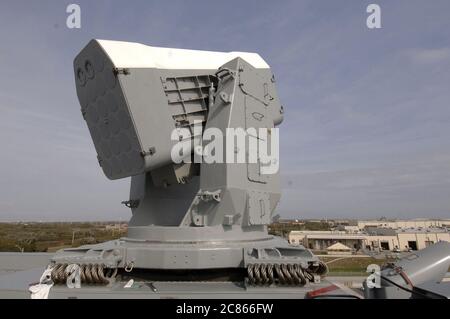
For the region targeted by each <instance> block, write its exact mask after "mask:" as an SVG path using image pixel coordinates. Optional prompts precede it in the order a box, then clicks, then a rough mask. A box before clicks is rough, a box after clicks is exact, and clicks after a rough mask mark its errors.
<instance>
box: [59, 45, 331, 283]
mask: <svg viewBox="0 0 450 319" xmlns="http://www.w3.org/2000/svg"><path fill="white" fill-rule="evenodd" d="M74 73H75V80H76V90H77V95H78V98H79V102H80V105H81V112H82V115H83V117H84V119H85V121H86V123H87V126H88V128H89V131H90V134H91V137H92V140H93V142H94V146H95V149H96V151H97V154H98V161H99V164H100V166H101V168H102V169H103V172H104V173H105V175H106V176H107V177H108V178H109V179H112V180H114V179H120V178H126V177H131V191H130V198H129V199H128V200H126V201H124V202H123V203H124V204H125V205H126V206H127V207H129V208H130V209H131V211H132V218H131V220H130V222H129V228H128V235H127V237H125V238H121V239H119V240H116V241H111V242H106V243H102V244H98V245H88V246H82V247H79V248H73V249H64V250H62V251H59V252H58V253H57V254H56V255H55V256H53V257H52V265H53V267H54V268H53V273H52V276H53V279H54V282H56V283H65V282H66V280H67V276H68V272H67V271H66V270H67V267H68V265H71V264H76V265H79V266H80V267H81V283H82V284H84V283H88V284H98V285H109V284H111V283H112V282H114V281H115V280H118V279H120V280H121V278H127V279H129V278H143V279H151V280H155V281H164V280H177V281H180V282H182V281H192V280H194V281H203V280H219V279H220V280H225V281H238V282H242V284H243V285H246V286H252V287H260V288H261V287H269V286H272V287H277V286H282V287H284V288H286V287H303V286H304V285H306V284H307V283H309V282H319V281H320V277H321V276H323V275H325V273H326V272H327V267H326V266H325V265H324V264H323V263H322V262H320V261H319V259H318V258H317V257H315V256H314V255H313V254H312V253H311V252H310V251H309V250H308V249H305V248H304V247H302V246H295V247H294V246H291V245H290V244H288V243H287V242H286V241H285V240H284V239H282V238H280V237H276V236H272V235H269V234H268V231H267V226H268V224H270V223H271V222H272V221H273V218H274V216H273V214H274V210H275V208H276V206H277V204H278V202H279V200H280V196H281V192H280V181H279V173H278V169H276V170H273V172H270V173H264V168H265V166H266V167H267V165H271V164H273V165H276V166H277V165H278V158H277V157H273V158H271V159H270V161H272V162H270V161H269V163H267V161H265V162H264V161H263V159H262V158H260V155H259V153H258V151H256V152H255V154H256V155H255V154H253V153H252V152H253V151H254V150H255V149H256V150H257V148H251V146H247V145H252V140H253V142H255V143H254V144H253V145H260V144H258V142H259V141H258V140H259V139H261V137H260V136H259V135H256V136H254V135H252V134H251V132H253V131H251V130H254V131H256V132H259V130H260V129H266V130H268V132H269V133H268V134H269V135H270V134H271V132H272V130H274V128H275V127H276V126H277V125H279V124H281V122H282V121H283V112H284V111H283V107H282V106H281V104H280V101H279V99H278V95H277V92H276V87H275V77H274V75H273V74H272V72H271V70H270V67H269V66H268V65H267V63H266V62H265V61H264V60H263V59H262V58H261V57H260V56H259V55H257V54H253V53H239V52H231V53H220V52H206V51H194V50H180V49H167V48H155V47H148V46H145V45H142V44H137V43H127V42H117V41H104V40H92V41H91V42H90V43H89V44H88V45H87V46H86V47H85V48H84V49H83V50H82V51H81V52H80V53H79V55H78V56H77V57H76V58H75V61H74ZM208 129H215V130H219V131H220V132H221V133H222V134H223V135H222V136H223V137H224V141H223V143H222V144H221V147H223V152H224V154H225V156H229V155H228V154H226V152H227V151H229V149H226V147H225V146H228V145H229V143H230V142H233V143H234V140H235V138H236V139H238V138H239V137H238V136H237V135H236V136H235V135H230V133H229V129H234V132H237V131H239V130H242V131H245V135H244V138H245V144H244V145H245V146H244V147H245V150H243V151H244V156H245V160H244V161H243V162H238V161H237V159H236V162H231V163H230V162H229V161H226V160H223V161H214V162H212V163H206V162H201V161H200V162H196V161H195V160H193V159H194V158H195V157H196V156H197V155H198V154H201V152H202V149H203V150H204V149H206V148H207V144H208V143H207V142H206V141H205V140H204V138H203V137H204V134H205V132H207V131H208ZM249 132H250V133H249ZM269 137H270V136H269ZM269 137H267V139H269ZM269 145H270V147H272V145H271V142H269ZM177 146H179V147H180V149H181V152H179V151H174V149H176V147H177ZM240 146H241V145H239V146H234V148H233V149H232V153H233V154H232V155H233V156H234V155H235V154H234V153H238V151H237V149H238V147H240ZM273 146H275V145H273ZM199 147H200V151H197V150H198V148H199ZM221 150H222V149H221ZM216 151H218V150H216ZM236 156H238V155H236ZM251 156H255V159H256V160H254V161H251V160H249V158H250V157H251Z"/></svg>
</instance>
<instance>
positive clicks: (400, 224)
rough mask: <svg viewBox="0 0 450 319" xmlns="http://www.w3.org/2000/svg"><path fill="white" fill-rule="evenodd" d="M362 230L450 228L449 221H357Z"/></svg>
mask: <svg viewBox="0 0 450 319" xmlns="http://www.w3.org/2000/svg"><path fill="white" fill-rule="evenodd" d="M357 226H358V228H359V229H360V230H363V229H364V228H366V227H382V228H392V229H408V228H436V227H450V220H449V219H411V220H387V219H380V220H361V221H357Z"/></svg>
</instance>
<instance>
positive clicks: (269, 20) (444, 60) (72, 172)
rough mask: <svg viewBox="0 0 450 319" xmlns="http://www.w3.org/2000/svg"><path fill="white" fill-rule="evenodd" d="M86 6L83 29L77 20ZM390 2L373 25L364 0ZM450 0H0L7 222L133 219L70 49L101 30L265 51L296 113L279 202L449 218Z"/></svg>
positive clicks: (148, 39)
mask: <svg viewBox="0 0 450 319" xmlns="http://www.w3.org/2000/svg"><path fill="white" fill-rule="evenodd" d="M69 3H77V4H79V5H80V6H81V10H82V12H81V18H82V28H81V29H80V30H70V29H68V28H66V25H65V21H66V18H67V14H66V12H65V11H66V7H67V5H68V4H69ZM369 3H377V4H379V5H380V6H381V9H382V16H381V17H382V29H378V30H369V29H368V28H367V27H366V24H365V21H366V18H367V15H368V14H367V13H366V7H367V5H368V4H369ZM449 12H450V2H449V1H446V0H434V1H432V2H431V1H424V0H423V1H417V0H416V1H414V0H408V1H406V0H395V1H393V0H391V1H380V0H378V1H377V0H372V1H363V0H353V1H345V2H344V1H332V0H329V1H324V0H322V1H318V0H316V1H270V2H269V1H267V2H263V1H194V0H188V1H128V2H125V1H98V0H97V1H5V0H1V1H0V69H1V71H2V77H0V114H1V116H0V147H1V151H0V156H1V158H0V220H13V219H37V220H39V219H42V220H46V219H47V220H48V219H66V220H75V219H76V220H80V219H81V220H86V219H119V218H121V219H123V220H127V219H129V217H130V212H129V211H128V210H127V209H126V208H124V207H122V206H121V205H120V202H121V201H122V200H124V199H127V198H128V190H129V180H121V181H114V182H111V181H109V180H107V179H106V177H104V176H103V174H102V172H101V170H100V169H99V167H98V163H97V160H96V154H95V150H94V147H93V145H92V142H91V138H90V136H89V133H88V130H87V128H86V126H85V123H84V121H83V120H82V118H81V114H80V111H79V109H80V106H79V104H78V100H77V97H76V93H75V85H74V78H73V74H72V61H73V58H74V57H75V56H76V54H77V53H78V52H79V51H80V50H81V48H82V47H83V46H84V45H85V44H86V43H87V42H88V41H89V40H90V39H92V38H102V39H111V40H124V41H135V42H141V43H145V44H148V45H153V46H166V47H177V48H190V49H204V50H217V51H250V52H258V53H259V54H260V55H261V56H263V58H264V59H266V61H267V62H268V63H269V64H270V65H271V67H272V69H273V72H274V73H275V75H276V77H277V80H278V81H277V83H278V91H279V95H280V98H281V100H282V103H283V105H284V107H285V110H286V118H285V121H284V123H283V124H282V126H281V156H282V158H281V173H282V175H283V197H282V201H281V203H280V206H279V209H278V210H279V213H280V214H281V215H282V216H283V217H301V218H333V217H355V218H358V217H359V218H377V217H380V216H387V217H395V218H414V217H447V218H450V72H449V70H450V17H449Z"/></svg>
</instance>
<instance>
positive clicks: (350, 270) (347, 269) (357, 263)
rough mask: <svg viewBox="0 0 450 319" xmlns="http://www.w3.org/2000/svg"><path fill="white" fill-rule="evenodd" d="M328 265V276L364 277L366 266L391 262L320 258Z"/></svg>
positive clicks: (361, 258) (349, 258)
mask: <svg viewBox="0 0 450 319" xmlns="http://www.w3.org/2000/svg"><path fill="white" fill-rule="evenodd" d="M320 259H321V260H322V261H323V262H325V263H326V264H327V265H328V269H329V271H330V275H345V274H351V275H366V274H367V273H366V270H367V266H369V265H371V264H376V265H380V266H381V265H383V264H385V263H387V262H390V261H391V260H386V259H375V258H372V257H367V258H364V257H351V256H350V257H347V258H344V259H340V257H320Z"/></svg>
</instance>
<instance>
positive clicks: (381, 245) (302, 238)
mask: <svg viewBox="0 0 450 319" xmlns="http://www.w3.org/2000/svg"><path fill="white" fill-rule="evenodd" d="M288 240H289V242H290V243H291V244H293V245H303V246H305V247H307V248H309V249H313V250H322V251H325V250H327V249H328V248H330V247H332V246H333V245H335V244H336V243H340V244H343V245H345V246H347V247H349V248H350V249H352V252H353V253H357V252H360V251H363V250H365V251H409V250H420V249H423V248H425V247H427V246H429V245H432V244H434V243H437V242H439V241H447V242H450V233H449V231H448V230H447V229H445V228H436V227H432V228H409V229H393V228H385V227H373V226H371V227H366V228H365V230H364V231H360V232H355V229H354V228H350V229H347V230H344V231H339V230H338V231H291V232H290V233H289V236H288Z"/></svg>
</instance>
